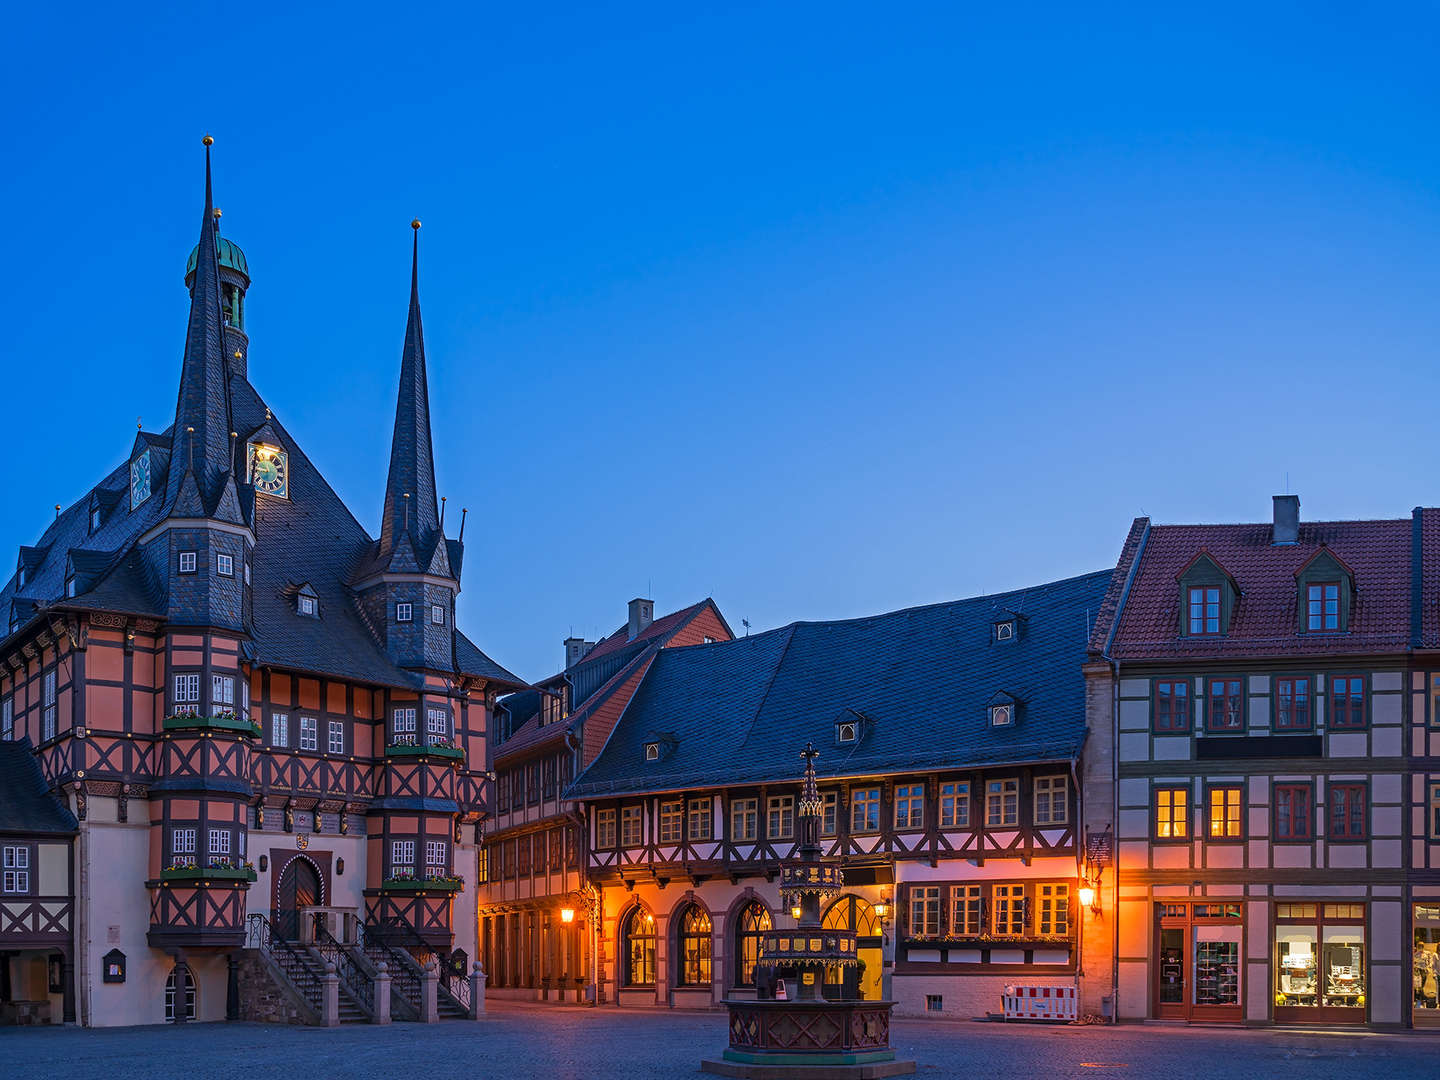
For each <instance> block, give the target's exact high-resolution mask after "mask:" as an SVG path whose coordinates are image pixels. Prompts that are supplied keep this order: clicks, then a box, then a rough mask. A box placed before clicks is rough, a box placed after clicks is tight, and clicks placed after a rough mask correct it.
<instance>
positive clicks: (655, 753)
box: [645, 742, 660, 761]
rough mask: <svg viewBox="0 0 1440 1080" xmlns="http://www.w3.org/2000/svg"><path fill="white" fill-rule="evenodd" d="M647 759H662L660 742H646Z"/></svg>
mask: <svg viewBox="0 0 1440 1080" xmlns="http://www.w3.org/2000/svg"><path fill="white" fill-rule="evenodd" d="M645 760H646V761H659V760H660V744H659V743H658V742H647V743H646V744H645Z"/></svg>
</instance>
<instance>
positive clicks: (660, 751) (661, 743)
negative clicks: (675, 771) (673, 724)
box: [643, 731, 680, 765]
mask: <svg viewBox="0 0 1440 1080" xmlns="http://www.w3.org/2000/svg"><path fill="white" fill-rule="evenodd" d="M679 745H680V740H679V739H677V738H676V737H675V736H674V735H673V734H671V733H670V732H668V731H652V732H651V733H650V734H649V735H647V736H646V737H645V745H644V751H643V752H644V755H645V763H646V764H647V765H653V764H655V763H656V762H659V761H664V760H665V759H666V758H667V757H669V756H670V755H671V754H673V753H674V752H675V748H676V747H677V746H679Z"/></svg>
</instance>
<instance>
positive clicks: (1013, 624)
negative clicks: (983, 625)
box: [990, 607, 1025, 645]
mask: <svg viewBox="0 0 1440 1080" xmlns="http://www.w3.org/2000/svg"><path fill="white" fill-rule="evenodd" d="M1024 631H1025V616H1024V615H1021V614H1020V613H1019V612H1018V611H1012V610H1010V609H1009V608H1000V607H997V608H996V609H995V610H994V611H993V612H991V614H990V643H991V644H992V645H1011V644H1014V643H1015V642H1017V641H1019V640H1020V638H1021V636H1022V635H1023V634H1024Z"/></svg>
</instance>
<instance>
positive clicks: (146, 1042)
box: [0, 1005, 1440, 1080]
mask: <svg viewBox="0 0 1440 1080" xmlns="http://www.w3.org/2000/svg"><path fill="white" fill-rule="evenodd" d="M724 1037H725V1021H724V1017H723V1016H721V1015H719V1014H712V1013H682V1012H676V1013H664V1014H657V1013H648V1012H639V1011H635V1012H623V1011H617V1010H614V1009H603V1010H594V1009H580V1008H561V1009H555V1008H548V1009H541V1008H536V1007H527V1006H513V1005H504V1006H495V1007H492V1010H491V1012H490V1014H489V1016H487V1017H486V1018H485V1019H484V1020H481V1021H479V1022H476V1023H462V1022H447V1023H442V1024H439V1025H436V1026H433V1027H423V1026H421V1025H418V1024H393V1025H391V1026H389V1027H384V1028H381V1027H373V1026H368V1025H347V1026H343V1027H341V1028H338V1029H334V1030H323V1029H316V1028H301V1027H278V1026H266V1025H258V1024H193V1025H190V1026H187V1027H183V1028H173V1027H145V1028H111V1029H99V1030H85V1029H74V1028H71V1029H63V1028H3V1029H0V1063H3V1064H0V1076H3V1077H5V1080H29V1078H32V1077H34V1078H44V1080H53V1078H54V1077H57V1076H60V1077H65V1078H66V1080H92V1078H93V1080H132V1078H141V1077H144V1078H156V1077H172V1076H173V1077H180V1076H183V1077H185V1078H187V1080H208V1078H212V1077H213V1078H216V1080H220V1078H224V1080H231V1078H233V1077H235V1076H237V1075H238V1076H244V1077H247V1078H249V1077H255V1078H266V1077H287V1078H300V1077H303V1078H304V1080H323V1078H326V1077H332V1076H333V1077H340V1076H343V1077H354V1078H357V1080H364V1078H370V1077H376V1078H380V1077H384V1078H392V1077H406V1078H408V1077H413V1076H415V1075H417V1073H424V1074H427V1075H433V1076H437V1077H440V1078H449V1077H461V1076H464V1077H477V1078H489V1077H495V1078H497V1080H498V1078H502V1077H503V1078H505V1080H571V1078H574V1080H580V1078H588V1077H604V1078H619V1077H636V1078H646V1080H648V1078H656V1080H658V1078H666V1080H670V1078H677V1077H687V1078H699V1077H701V1076H702V1075H703V1074H701V1073H700V1072H699V1071H698V1066H699V1062H700V1059H701V1058H702V1057H712V1056H714V1055H716V1054H718V1053H719V1052H720V1051H721V1050H723V1049H724ZM892 1041H893V1043H894V1045H895V1046H896V1049H897V1050H898V1052H899V1053H900V1055H901V1056H902V1057H910V1058H914V1059H915V1060H916V1061H917V1062H919V1071H918V1073H917V1076H919V1077H929V1078H933V1080H940V1078H948V1077H963V1078H965V1080H981V1078H987V1077H1023V1076H1044V1077H1046V1078H1047V1080H1054V1078H1062V1077H1091V1078H1098V1077H1127V1076H1128V1077H1156V1078H1163V1080H1189V1078H1209V1077H1217V1078H1227V1080H1229V1078H1233V1080H1268V1078H1270V1077H1288V1076H1294V1077H1303V1078H1304V1080H1332V1078H1333V1080H1366V1078H1371V1077H1385V1078H1387V1080H1401V1078H1410V1077H1415V1078H1417V1080H1418V1078H1423V1077H1434V1076H1437V1075H1440V1036H1429V1035H1375V1034H1370V1033H1351V1034H1326V1033H1309V1032H1306V1033H1295V1032H1288V1031H1245V1030H1234V1031H1230V1030H1221V1029H1200V1028H1189V1029H1187V1028H1169V1027H1158V1026H1153V1025H1149V1026H1123V1027H1119V1028H1103V1027H1040V1026H1025V1027H1021V1026H1006V1025H1000V1024H984V1023H952V1022H926V1021H898V1022H897V1023H896V1024H895V1030H894V1036H893V1040H892Z"/></svg>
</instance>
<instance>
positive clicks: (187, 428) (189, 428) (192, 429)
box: [185, 426, 195, 435]
mask: <svg viewBox="0 0 1440 1080" xmlns="http://www.w3.org/2000/svg"><path fill="white" fill-rule="evenodd" d="M185 430H186V431H187V432H189V433H190V434H191V435H193V434H195V429H194V428H193V427H188V426H187V427H186V428H185Z"/></svg>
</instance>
